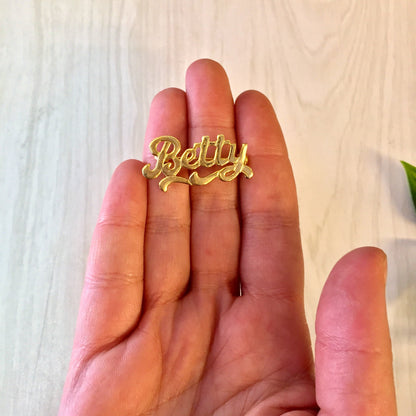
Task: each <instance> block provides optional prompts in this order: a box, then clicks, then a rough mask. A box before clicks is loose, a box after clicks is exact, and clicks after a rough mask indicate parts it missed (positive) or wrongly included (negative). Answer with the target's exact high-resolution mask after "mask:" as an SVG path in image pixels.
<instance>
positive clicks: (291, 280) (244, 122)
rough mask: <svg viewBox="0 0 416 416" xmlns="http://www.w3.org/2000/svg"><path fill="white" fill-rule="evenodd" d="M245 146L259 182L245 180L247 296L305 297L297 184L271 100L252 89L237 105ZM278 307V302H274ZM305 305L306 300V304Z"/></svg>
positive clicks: (244, 283) (242, 191)
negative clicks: (303, 295)
mask: <svg viewBox="0 0 416 416" xmlns="http://www.w3.org/2000/svg"><path fill="white" fill-rule="evenodd" d="M236 128H237V137H238V141H239V144H240V146H241V144H242V143H246V144H247V145H248V150H247V155H248V165H249V166H250V167H251V168H252V169H253V173H254V176H253V178H251V179H249V180H247V179H246V178H244V177H240V209H241V219H242V244H241V247H242V249H241V258H240V277H241V285H242V291H243V295H251V296H254V297H260V298H266V299H271V300H272V301H273V302H274V301H275V299H276V297H277V298H280V299H299V300H301V299H302V293H303V260H302V250H301V243H300V235H299V220H298V206H297V198H296V188H295V182H294V178H293V174H292V169H291V165H290V162H289V159H288V154H287V150H286V145H285V142H284V138H283V134H282V131H281V129H280V126H279V122H278V121H277V118H276V115H275V113H274V110H273V107H272V105H271V104H270V102H269V100H268V99H267V98H266V97H265V96H264V95H263V94H261V93H259V92H257V91H247V92H245V93H243V94H242V95H240V96H239V97H238V99H237V101H236ZM274 303H275V302H274ZM300 303H302V302H300Z"/></svg>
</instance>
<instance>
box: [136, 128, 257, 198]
mask: <svg viewBox="0 0 416 416" xmlns="http://www.w3.org/2000/svg"><path fill="white" fill-rule="evenodd" d="M149 148H150V150H151V152H152V154H153V155H154V156H155V158H156V165H155V167H154V168H153V169H152V168H151V167H150V163H148V164H147V165H145V166H144V167H143V169H142V173H143V176H144V177H145V178H147V179H153V178H157V177H158V176H159V175H160V174H161V173H163V174H164V175H165V177H164V178H163V179H162V180H161V181H160V182H159V188H160V189H161V190H162V191H164V192H166V191H167V189H168V186H169V185H170V184H171V183H173V182H178V183H184V184H188V185H206V184H208V183H210V182H211V181H213V180H214V179H215V178H220V179H221V180H222V181H225V182H229V181H232V180H233V179H235V178H236V177H237V176H238V175H239V174H240V173H243V174H244V175H245V176H246V177H247V178H251V177H252V176H253V170H252V169H251V168H250V167H249V166H247V162H248V158H247V145H246V144H243V145H241V149H240V154H239V155H236V150H237V145H236V144H234V143H230V141H229V140H225V137H224V135H222V134H219V135H218V136H217V140H216V141H211V140H210V138H209V136H203V137H202V140H201V142H200V143H195V144H194V146H193V147H191V148H189V149H186V150H185V151H184V152H183V153H182V155H181V156H178V154H179V152H180V150H181V143H180V141H179V140H178V139H177V138H176V137H173V136H161V137H157V138H156V139H153V140H152V142H151V143H150V145H149ZM227 148H228V155H227V156H225V157H223V156H224V155H223V151H224V150H225V149H227ZM209 150H214V154H213V156H212V157H208V151H209ZM201 166H203V167H206V168H210V167H213V166H219V167H220V168H219V169H218V170H216V171H215V172H212V173H210V174H208V175H207V176H204V177H201V176H199V174H198V172H192V173H191V174H190V175H189V177H188V178H184V177H182V176H177V175H178V173H179V172H180V170H181V169H182V168H185V169H189V170H196V169H198V168H199V167H201Z"/></svg>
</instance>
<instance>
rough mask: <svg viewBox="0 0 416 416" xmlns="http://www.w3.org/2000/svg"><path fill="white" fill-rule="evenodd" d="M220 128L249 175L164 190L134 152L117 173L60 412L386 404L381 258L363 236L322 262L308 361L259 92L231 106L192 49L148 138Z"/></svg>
mask: <svg viewBox="0 0 416 416" xmlns="http://www.w3.org/2000/svg"><path fill="white" fill-rule="evenodd" d="M220 133H221V134H224V135H225V137H226V139H229V140H232V141H234V142H236V143H238V144H239V146H241V144H242V143H247V144H248V157H249V163H248V164H249V166H250V167H251V168H252V169H253V171H254V177H253V178H252V179H246V178H244V177H243V176H242V175H240V177H239V178H238V180H234V181H232V182H222V181H220V180H219V179H216V180H214V181H213V182H212V183H210V184H209V185H206V186H200V187H198V186H192V187H189V186H188V185H183V184H172V185H170V186H169V189H168V191H167V192H166V193H164V192H162V191H160V190H159V188H158V182H159V179H153V180H146V179H145V178H144V177H143V176H142V174H141V168H142V167H143V163H141V162H139V161H135V160H129V161H126V162H124V163H122V164H121V165H120V166H119V167H118V168H117V170H116V171H115V173H114V175H113V177H112V179H111V182H110V185H109V188H108V190H107V193H106V196H105V199H104V203H103V207H102V210H101V213H100V217H99V220H98V224H97V227H96V230H95V232H94V236H93V241H92V246H91V251H90V256H89V260H88V267H87V272H86V277H85V286H84V290H83V294H82V300H81V306H80V314H79V318H78V325H77V330H76V337H75V342H74V349H73V354H72V359H71V364H70V369H69V374H68V377H67V381H66V385H65V389H64V394H63V398H62V403H61V409H60V415H77V416H81V415H88V416H93V415H100V416H105V415H111V416H115V415H117V416H124V415H126V416H127V415H131V416H133V415H134V416H140V415H169V416H173V415H180V416H186V415H193V416H194V415H195V416H199V415H201V416H210V415H216V416H220V415H227V416H236V415H251V416H275V415H287V416H289V415H290V416H307V415H308V416H309V415H316V414H319V415H321V416H333V415H357V416H358V415H360V416H362V415H386V416H387V415H388V416H392V415H395V414H396V407H395V394H394V386H393V376H392V357H391V345H390V339H389V330H388V324H387V318H386V305H385V297H384V286H385V276H386V259H385V255H384V254H383V253H382V252H381V251H380V250H378V249H375V248H369V247H367V248H362V249H359V250H355V251H353V252H351V253H349V254H348V255H346V256H345V257H344V258H342V259H341V260H340V261H339V262H338V264H337V265H336V266H335V268H334V269H333V271H332V273H331V275H330V276H329V279H328V281H327V283H326V285H325V288H324V290H323V293H322V296H321V300H320V305H319V308H318V312H317V320H316V337H317V341H316V364H314V361H313V356H312V349H311V345H310V339H309V332H308V328H307V325H306V321H305V315H304V306H303V260H302V251H301V242H300V235H299V223H298V208H297V200H296V190H295V183H294V179H293V175H292V171H291V166H290V162H289V159H288V156H287V151H286V146H285V143H284V139H283V135H282V132H281V130H280V127H279V124H278V121H277V118H276V116H275V113H274V111H273V108H272V106H271V104H270V103H269V101H268V100H267V98H266V97H264V96H263V95H262V94H260V93H258V92H255V91H247V92H245V93H243V94H242V95H240V96H239V97H238V99H237V101H236V103H235V105H234V103H233V100H232V96H231V92H230V87H229V84H228V80H227V76H226V74H225V72H224V70H223V69H222V68H221V66H220V65H219V64H217V63H215V62H213V61H209V60H201V61H197V62H195V63H194V64H192V65H191V66H190V68H189V69H188V71H187V76H186V93H185V92H183V91H181V90H177V89H167V90H164V91H162V92H160V93H159V94H158V95H157V96H156V97H155V99H154V101H153V103H152V106H151V110H150V117H149V124H148V128H147V132H146V149H147V148H148V144H149V142H150V140H151V139H153V138H155V137H158V136H161V135H171V136H175V137H177V138H178V139H179V140H180V141H181V143H182V149H184V148H187V147H191V146H192V144H193V143H195V142H198V141H200V140H201V137H202V136H203V135H209V136H210V137H211V138H215V137H216V135H217V134H220ZM152 160H153V157H152V156H151V155H150V154H149V152H148V151H146V152H145V162H151V161H152ZM204 169H205V170H206V169H207V168H204ZM202 172H203V170H202ZM205 173H206V172H205ZM240 285H241V293H242V294H241V296H240Z"/></svg>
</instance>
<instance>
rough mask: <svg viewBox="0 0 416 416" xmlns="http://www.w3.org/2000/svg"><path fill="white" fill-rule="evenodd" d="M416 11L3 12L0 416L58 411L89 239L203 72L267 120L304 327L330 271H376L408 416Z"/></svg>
mask: <svg viewBox="0 0 416 416" xmlns="http://www.w3.org/2000/svg"><path fill="white" fill-rule="evenodd" d="M415 20H416V1H415V0H400V1H396V0H383V1H360V0H337V1H330V0H303V1H301V0H286V1H283V0H263V1H261V0H226V1H225V0H215V1H191V0H176V1H175V0H171V1H168V0H146V1H145V0H89V1H84V0H25V1H14V0H0V100H1V101H0V137H1V141H0V146H1V147H0V157H1V163H0V183H1V192H0V198H1V199H0V218H1V222H0V227H1V228H0V235H1V241H2V242H1V258H0V296H1V299H0V414H2V415H14V416H15V415H19V416H20V415H25V416H27V415H53V414H56V411H57V408H58V404H59V401H60V395H61V389H62V386H63V382H64V377H65V374H66V370H67V366H68V362H69V356H70V351H71V344H72V337H73V333H74V325H75V319H76V315H77V309H78V303H79V299H80V292H81V287H82V279H83V272H84V267H85V262H86V256H87V253H88V246H89V242H90V238H91V233H92V230H93V226H94V222H95V219H96V217H97V214H98V210H99V206H100V203H101V200H102V197H103V193H104V190H105V187H106V184H107V182H108V180H109V178H110V175H111V173H112V171H113V170H114V168H115V167H116V166H117V165H118V164H119V163H120V162H121V161H122V160H124V159H126V158H132V157H133V158H140V156H141V149H142V143H143V134H144V130H145V125H146V118H147V114H148V109H149V104H150V101H151V99H152V97H153V95H154V94H155V93H156V92H157V91H159V90H160V89H163V88H165V87H168V86H177V87H183V86H184V73H185V69H186V67H187V66H188V65H189V64H190V63H191V62H192V61H193V60H195V59H198V58H201V57H210V58H213V59H216V60H218V61H219V62H221V63H222V64H223V65H224V67H225V68H226V70H227V71H228V74H229V77H230V80H231V84H232V89H233V92H234V94H235V95H237V94H238V93H240V92H242V91H243V90H245V89H250V88H256V89H259V90H261V91H263V92H264V93H266V94H267V95H268V96H269V97H270V99H271V101H272V102H273V104H274V105H275V107H276V110H277V113H278V116H279V118H280V121H281V124H282V127H283V130H284V132H285V136H286V139H287V142H288V147H289V152H290V155H291V159H292V162H293V166H294V171H295V175H296V179H297V185H298V193H299V199H300V210H301V213H300V214H301V225H302V232H303V243H304V252H305V261H306V278H307V281H306V294H305V296H306V308H307V314H308V320H309V322H310V323H311V324H312V327H311V328H312V331H313V321H314V314H315V310H316V306H317V302H318V299H319V293H320V291H321V288H322V285H323V283H324V281H325V278H326V276H327V274H328V272H329V271H330V269H331V267H332V266H333V264H334V263H335V261H336V260H337V259H338V258H339V257H340V256H341V255H342V254H344V253H345V252H346V251H348V250H350V249H352V248H354V247H357V246H360V245H369V244H371V245H377V246H380V247H382V248H383V249H384V250H385V251H386V252H387V254H388V256H389V277H388V279H389V280H388V286H387V301H388V311H389V319H390V324H391V335H392V340H393V347H394V356H395V377H396V385H397V397H398V407H399V411H400V414H401V415H415V414H416V397H415V386H416V215H415V213H414V210H413V207H412V203H411V199H410V194H409V192H408V188H407V182H406V178H405V175H404V172H403V171H402V167H401V166H400V164H399V160H400V159H404V160H407V161H408V162H411V163H414V164H416V115H415V107H416V70H415V69H416V26H415V25H414V21H415Z"/></svg>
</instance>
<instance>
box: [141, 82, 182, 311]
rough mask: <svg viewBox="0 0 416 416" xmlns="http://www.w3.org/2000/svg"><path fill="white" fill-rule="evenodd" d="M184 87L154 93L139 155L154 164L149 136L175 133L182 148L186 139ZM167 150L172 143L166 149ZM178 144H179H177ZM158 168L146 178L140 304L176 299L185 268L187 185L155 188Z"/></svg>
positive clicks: (180, 291)
mask: <svg viewBox="0 0 416 416" xmlns="http://www.w3.org/2000/svg"><path fill="white" fill-rule="evenodd" d="M187 126H188V123H187V110H186V96H185V92H184V91H181V90H179V89H176V88H169V89H166V90H163V91H161V92H160V93H159V94H157V95H156V97H155V98H154V100H153V102H152V105H151V108H150V114H149V121H148V125H147V130H146V139H145V149H144V158H145V161H146V162H148V163H151V165H152V166H153V165H154V164H155V161H154V157H153V155H152V154H151V153H150V150H149V143H150V142H151V141H152V139H154V138H156V137H159V136H163V135H167V136H173V137H175V138H177V139H178V140H179V142H180V144H181V147H182V150H183V149H184V148H186V145H187ZM172 150H173V146H172V147H171V148H170V149H169V151H172ZM178 150H179V149H178ZM163 177H164V175H163V173H162V174H161V175H160V176H159V177H158V178H155V179H151V180H149V183H148V209H147V220H146V237H145V293H144V298H145V304H146V307H151V306H152V305H153V306H155V305H157V304H163V303H167V302H170V301H173V300H176V299H178V298H179V297H180V296H181V295H182V294H183V293H184V291H185V289H186V287H187V284H188V280H189V270H190V265H189V264H190V254H189V240H190V209H189V188H188V186H187V185H183V184H177V183H173V184H170V185H169V187H168V189H167V191H166V192H162V191H161V190H160V189H159V181H160V180H161V179H163Z"/></svg>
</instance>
